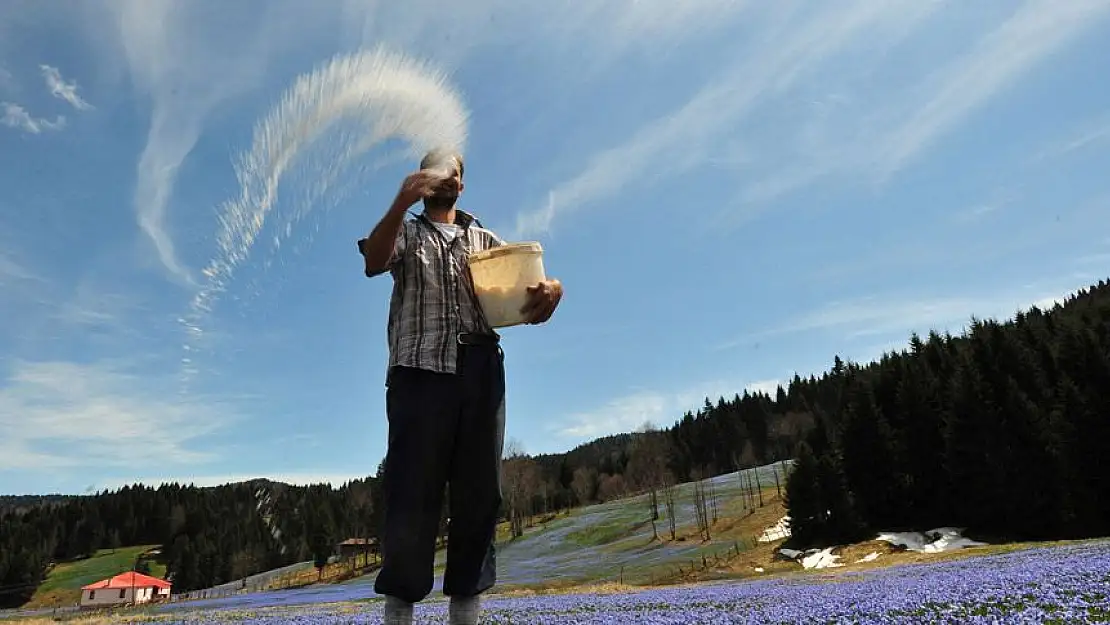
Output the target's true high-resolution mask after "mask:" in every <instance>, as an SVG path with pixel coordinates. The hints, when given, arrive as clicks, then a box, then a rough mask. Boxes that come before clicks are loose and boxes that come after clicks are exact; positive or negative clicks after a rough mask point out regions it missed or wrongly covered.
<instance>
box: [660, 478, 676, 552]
mask: <svg viewBox="0 0 1110 625" xmlns="http://www.w3.org/2000/svg"><path fill="white" fill-rule="evenodd" d="M674 482H675V480H674V476H673V475H671V472H670V471H667V472H666V473H665V474H664V476H663V488H662V490H663V505H664V506H666V508H667V525H669V526H670V529H671V540H675V539H676V538H678V534H677V522H678V519H677V518H675V504H674Z"/></svg>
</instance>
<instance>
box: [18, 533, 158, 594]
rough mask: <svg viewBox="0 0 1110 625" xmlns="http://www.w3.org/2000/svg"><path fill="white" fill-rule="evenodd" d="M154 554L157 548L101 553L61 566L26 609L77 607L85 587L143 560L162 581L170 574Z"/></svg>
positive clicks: (127, 549)
mask: <svg viewBox="0 0 1110 625" xmlns="http://www.w3.org/2000/svg"><path fill="white" fill-rule="evenodd" d="M152 551H157V546H156V545H146V546H141V547H121V548H119V549H115V550H113V549H101V550H100V551H97V552H96V554H95V555H93V556H91V557H89V558H83V559H81V560H75V561H72V562H60V563H58V564H56V565H54V566H53V567H52V568H51V569H50V571H49V573H47V575H46V579H45V580H43V582H42V585H40V586H39V587H38V588H37V589H36V590H35V593H34V595H33V596H32V597H31V600H30V601H28V602H27V604H26V606H24V607H26V608H38V607H54V606H70V605H74V604H76V603H77V601H78V600H79V599H80V597H81V587H82V586H85V585H86V584H91V583H93V582H97V581H100V580H102V579H106V578H109V577H112V576H113V575H118V574H120V573H123V572H126V571H130V570H131V569H132V567H133V566H135V563H136V562H137V561H139V559H140V558H141V557H143V558H144V559H146V560H147V562H148V564H149V566H150V574H151V575H154V576H156V577H162V576H164V575H165V574H166V565H165V564H164V563H161V562H158V561H157V559H156V554H151V552H152Z"/></svg>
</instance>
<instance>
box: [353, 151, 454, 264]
mask: <svg viewBox="0 0 1110 625" xmlns="http://www.w3.org/2000/svg"><path fill="white" fill-rule="evenodd" d="M440 180H441V178H440V176H439V175H437V174H435V173H431V172H427V171H418V172H416V173H414V174H410V175H409V176H408V177H407V178H405V181H404V182H403V183H401V189H400V190H399V191H397V197H395V198H394V199H393V205H392V206H390V207H389V211H387V212H386V214H385V215H384V216H383V217H382V218H381V220H380V221H378V225H376V226H374V229H373V230H372V231H370V236H368V237H366V238H365V239H359V240H358V251H359V253H360V254H362V258H363V260H364V261H365V268H364V273H365V274H366V277H367V278H373V277H374V276H376V275H378V274H380V273H384V272H385V271H386V270H387V269H389V267H390V265H391V264H392V263H393V260H394V259H395V258H396V254H397V253H398V252H400V251H401V250H398V249H397V242H398V238H397V237H398V235H399V234H400V233H401V228H402V227H403V226H404V224H405V211H407V210H408V209H409V207H411V206H412V205H413V204H416V203H417V202H419V201H420V199H421V198H423V197H424V196H425V195H427V194H428V192H429V190H430V189H431V187H432V185H434V184H436V183H437V182H440ZM402 240H403V239H402Z"/></svg>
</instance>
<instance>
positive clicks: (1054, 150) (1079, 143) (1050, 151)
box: [1032, 114, 1110, 163]
mask: <svg viewBox="0 0 1110 625" xmlns="http://www.w3.org/2000/svg"><path fill="white" fill-rule="evenodd" d="M1103 143H1110V114H1107V115H1102V116H1099V117H1098V118H1097V119H1094V120H1089V121H1087V122H1085V123H1084V124H1083V127H1082V128H1081V129H1080V130H1079V131H1078V132H1076V133H1074V134H1073V135H1071V136H1069V137H1068V138H1066V139H1065V140H1063V141H1061V142H1059V143H1056V144H1055V145H1052V146H1050V147H1048V148H1047V149H1045V150H1044V151H1042V152H1040V153H1038V154H1036V155H1035V156H1034V157H1033V159H1032V161H1033V162H1034V163H1040V162H1043V161H1045V160H1049V159H1053V158H1063V157H1065V156H1068V155H1070V154H1072V153H1074V152H1079V151H1081V150H1085V149H1087V148H1090V147H1092V146H1096V145H1100V144H1103Z"/></svg>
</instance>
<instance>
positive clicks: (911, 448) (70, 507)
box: [0, 282, 1110, 607]
mask: <svg viewBox="0 0 1110 625" xmlns="http://www.w3.org/2000/svg"><path fill="white" fill-rule="evenodd" d="M1108 354H1110V286H1108V285H1107V284H1106V283H1105V282H1102V283H1099V284H1098V285H1096V286H1094V287H1092V288H1091V289H1084V290H1082V291H1080V292H1079V293H1077V294H1076V295H1075V296H1073V297H1071V298H1069V300H1068V301H1067V302H1065V303H1063V304H1062V305H1059V306H1056V307H1054V308H1053V309H1052V310H1049V311H1042V310H1039V309H1035V308H1034V309H1032V310H1030V311H1027V312H1023V313H1021V314H1019V315H1017V317H1016V318H1015V319H1014V320H1011V321H1008V322H1005V323H999V322H994V321H986V322H984V321H974V322H973V324H972V326H971V328H970V331H969V332H968V334H967V336H963V337H952V336H949V335H944V336H940V335H937V334H936V333H930V334H929V335H928V337H927V338H925V339H922V338H919V337H917V336H913V337H910V341H909V348H908V349H907V350H904V351H902V352H900V353H897V354H886V355H884V356H883V357H882V358H881V359H880V360H879V361H878V362H876V363H871V364H868V365H858V364H855V363H845V362H843V361H842V360H841V359H840V358H838V357H836V358H833V365H832V368H831V369H830V370H829V371H828V372H826V373H824V374H822V375H821V376H819V377H818V376H814V375H811V376H809V377H807V378H802V377H801V376H800V375H795V376H794V378H793V380H792V381H791V382H790V383H789V384H787V385H786V386H785V387H780V388H778V389H777V390H776V391H775V392H774V393H773V394H772V395H768V394H764V393H749V392H746V391H745V392H742V393H737V394H736V395H734V396H733V397H732V398H727V399H726V398H723V397H722V398H719V399H718V400H717V401H716V402H713V401H711V400H710V399H709V398H706V399H705V402H704V404H703V405H702V406H701V407H700V408H699V409H697V410H696V411H695V410H691V411H688V412H687V413H686V414H684V415H682V416H681V417H680V418H678V419H677V420H676V422H675V423H674V424H673V425H672V426H670V427H664V428H654V427H647V428H644V429H643V430H642V431H640V432H635V433H626V434H619V435H614V436H610V437H606V438H604V439H599V440H597V441H594V442H591V443H587V444H585V445H582V446H579V447H578V448H576V449H574V450H571V451H569V452H567V453H564V454H549V455H544V456H538V457H530V456H528V455H527V454H524V453H522V452H521V451H520V450H514V451H513V452H512V453H511V454H510V457H508V458H507V460H506V464H505V492H506V501H505V509H504V511H503V512H504V518H505V519H506V520H507V521H508V522H509V535H510V536H513V535H515V536H516V538H517V539H518V540H527V528H526V527H525V526H526V520H527V519H528V518H534V517H543V516H545V515H551V514H557V513H558V514H561V515H562V516H563V517H566V511H567V510H573V509H574V508H577V507H580V506H583V505H588V504H594V503H601V504H607V503H611V502H614V501H617V500H620V499H622V498H624V497H626V496H627V495H628V494H629V493H633V492H645V491H650V490H656V491H657V492H658V489H659V488H660V487H661V486H663V485H664V484H676V483H683V482H692V481H696V480H698V479H700V478H703V477H706V476H719V475H725V474H730V473H732V472H734V471H736V470H738V469H744V468H748V467H754V466H760V465H767V464H771V463H774V462H776V461H779V460H784V459H788V458H793V457H795V456H796V454H795V452H798V453H797V456H796V457H797V458H798V470H797V472H796V473H795V475H794V477H793V478H792V479H791V480H790V482H789V485H788V497H787V503H788V504H789V509H790V514H791V517H792V518H793V524H794V528H793V530H794V531H793V536H792V538H791V540H792V542H793V544H794V545H795V546H809V545H818V544H828V543H849V542H853V541H854V540H855V539H857V538H860V537H864V536H867V535H868V534H870V533H872V532H874V531H875V530H876V529H877V528H883V529H899V528H911V529H920V528H922V527H937V526H945V525H965V526H969V527H971V528H973V530H976V531H978V532H979V533H981V534H987V535H993V536H998V537H1000V538H1001V537H1006V538H1012V539H1023V538H1028V539H1032V538H1063V537H1073V538H1078V537H1084V536H1091V535H1099V534H1103V535H1105V534H1107V533H1110V527H1107V524H1108V523H1110V508H1107V506H1110V492H1108V491H1107V489H1108V488H1110V487H1108V484H1110V479H1108V478H1110V475H1108V474H1107V473H1106V466H1105V463H1100V460H1099V459H1100V458H1101V457H1103V456H1104V455H1105V454H1107V453H1108V452H1110V449H1108V448H1107V445H1108V444H1110V432H1108V431H1107V427H1108V425H1107V424H1108V422H1107V420H1106V419H1105V418H1103V416H1102V415H1105V414H1107V413H1108V412H1110V390H1108V389H1110V357H1108ZM676 417H677V415H676ZM803 440H804V441H805V443H806V444H805V445H802V446H801V447H799V446H798V443H799V442H802V441H803ZM380 471H381V467H380V466H379V467H378V473H377V474H375V475H374V476H370V477H367V478H366V479H363V480H355V481H352V482H351V483H348V484H345V485H342V486H340V487H338V488H333V487H330V486H326V485H323V486H307V487H298V486H290V485H286V484H280V483H275V482H270V481H267V480H253V481H251V482H248V483H242V484H230V485H225V486H219V487H213V488H196V487H193V486H188V485H181V484H168V485H163V486H161V487H158V488H151V487H148V486H141V485H138V486H130V487H125V488H122V489H119V490H118V491H114V492H103V493H97V494H96V495H91V496H82V497H72V498H65V499H62V500H50V501H51V502H52V505H49V506H42V505H36V503H42V502H45V501H47V500H41V501H38V502H36V501H35V500H24V501H23V502H22V503H21V505H20V506H19V509H18V510H16V509H15V508H9V509H8V510H6V511H0V552H2V553H4V554H5V556H6V558H5V559H3V560H2V561H0V607H5V606H13V605H21V604H22V603H24V602H26V601H27V600H28V599H29V598H30V597H31V594H32V593H33V591H34V589H35V588H36V587H37V586H38V585H39V583H40V582H41V581H42V579H43V578H44V576H45V573H46V571H47V568H48V567H49V565H50V563H51V562H61V561H67V560H72V559H75V558H80V557H82V556H86V555H89V554H92V553H95V552H97V550H98V549H102V548H105V547H109V546H111V545H113V544H115V545H146V544H157V545H160V546H161V547H162V551H163V554H164V557H165V559H166V563H167V574H168V575H170V576H171V577H172V578H173V581H174V586H175V590H177V591H187V590H191V589H199V588H208V587H212V586H217V585H220V584H227V583H229V582H233V581H235V580H239V579H241V578H243V577H244V576H247V575H251V574H254V573H258V572H261V571H268V570H273V569H277V568H280V567H283V566H289V565H292V564H295V563H299V562H304V561H306V560H314V559H315V560H320V559H322V558H326V557H327V556H328V555H329V554H330V553H331V552H332V550H333V548H334V545H335V543H337V542H338V541H340V540H343V539H344V538H349V537H374V536H376V535H377V528H378V526H379V524H380V520H381V514H382V509H381V506H379V505H377V502H378V501H379V499H380V497H379V488H380V479H379V476H380ZM444 512H446V511H444ZM575 514H576V513H575V512H572V513H571V515H570V517H567V518H571V519H573V518H575V516H574V515H575ZM445 516H446V515H445V514H444V517H445ZM567 522H568V523H569V521H567ZM604 525H605V523H600V524H591V527H603V526H604ZM590 531H598V532H601V534H600V535H596V536H591V535H589V534H587V535H579V534H577V533H575V532H573V531H571V530H569V529H568V530H567V532H568V533H567V540H572V541H573V540H579V541H585V542H589V541H592V540H601V539H608V538H609V535H608V534H606V532H607V531H608V530H590ZM613 531H616V532H618V534H619V530H616V529H614V530H613ZM518 544H525V543H524V542H520V543H518Z"/></svg>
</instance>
